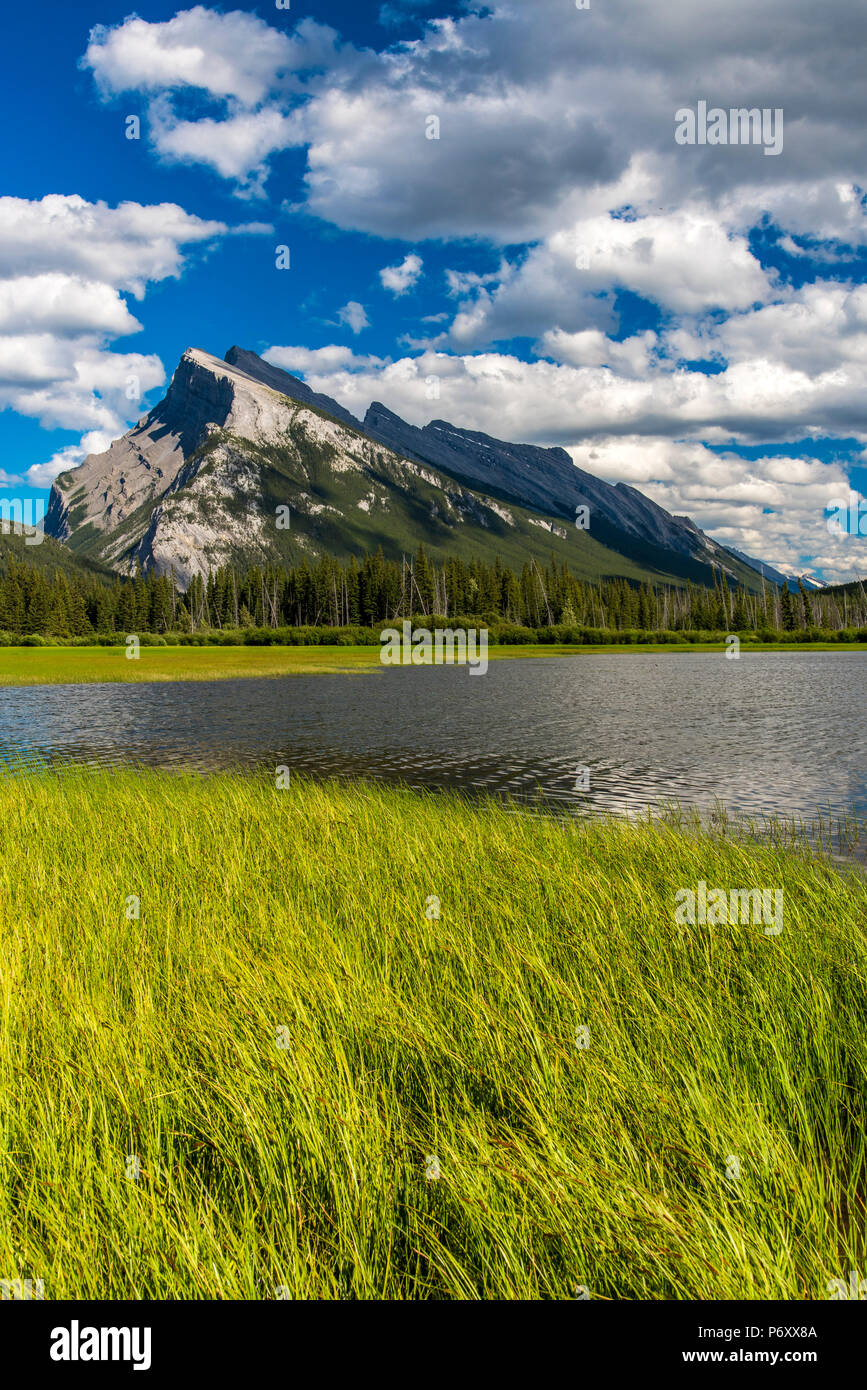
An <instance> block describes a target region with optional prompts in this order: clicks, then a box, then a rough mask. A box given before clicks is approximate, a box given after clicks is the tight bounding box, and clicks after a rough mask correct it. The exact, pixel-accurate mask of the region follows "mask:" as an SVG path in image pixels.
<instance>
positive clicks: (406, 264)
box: [379, 254, 424, 295]
mask: <svg viewBox="0 0 867 1390" xmlns="http://www.w3.org/2000/svg"><path fill="white" fill-rule="evenodd" d="M423 265H424V261H423V260H422V258H421V256H416V255H415V254H410V255H408V256H405V257H404V259H403V261H402V262H401V264H400V265H387V266H383V268H382V270H381V271H380V272H379V278H380V280H381V281H382V284H383V287H384V288H385V289H387V290H391V292H392V294H394V295H401V294H406V292H407V290H411V289H412V287H413V285H415V284H417V282H418V280H419V278H420V276H421V272H422V267H423Z"/></svg>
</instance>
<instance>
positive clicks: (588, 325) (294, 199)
mask: <svg viewBox="0 0 867 1390" xmlns="http://www.w3.org/2000/svg"><path fill="white" fill-rule="evenodd" d="M96 26H100V27H99V28H97V27H96ZM865 38H867V30H865V16H864V7H863V5H860V4H857V3H855V0H829V3H827V4H826V5H824V6H823V7H821V8H820V7H817V6H815V5H814V4H812V3H807V0H769V3H768V4H766V5H765V6H763V7H761V10H760V11H758V10H757V8H756V7H755V5H753V4H747V3H746V0H732V3H731V4H729V5H727V6H725V7H720V8H719V10H718V11H717V10H714V11H708V10H707V8H706V7H704V6H702V7H698V6H696V5H690V4H686V3H684V0H659V3H658V4H656V5H654V6H650V7H649V6H647V5H646V4H644V3H639V0H606V3H605V5H602V3H601V0H600V3H599V4H598V5H597V4H596V3H595V0H592V3H591V7H590V8H589V9H588V10H584V11H578V10H577V8H576V7H573V6H572V5H571V4H569V3H568V0H494V3H491V4H490V5H487V6H479V5H473V4H471V3H467V4H456V5H455V4H451V5H450V4H442V3H439V0H429V2H428V3H415V0H390V3H388V4H383V3H373V4H367V3H363V2H361V3H355V4H348V3H344V0H321V2H320V3H316V4H315V5H314V4H310V5H306V4H304V3H301V0H293V3H292V7H291V9H289V10H284V9H278V8H277V6H276V4H275V5H273V6H269V5H264V4H263V5H259V6H245V5H240V4H238V5H235V4H229V5H226V6H224V7H223V8H222V9H217V8H215V7H209V6H199V7H188V8H186V9H184V8H182V7H179V6H177V5H166V4H157V3H145V4H140V5H139V6H138V8H137V10H136V12H135V17H133V16H130V15H129V14H128V10H127V6H126V4H121V5H115V4H111V3H96V2H95V3H93V4H89V3H88V4H82V3H71V4H64V5H59V4H53V3H52V4H48V5H47V6H43V7H40V8H36V7H23V8H17V9H15V10H13V11H10V12H9V14H8V16H7V18H6V40H7V72H6V74H5V78H6V80H5V81H4V83H3V84H2V86H0V103H2V115H3V118H4V129H5V130H7V131H12V130H14V131H15V138H14V140H7V141H6V142H4V152H3V164H4V175H5V177H4V180H3V187H2V194H3V195H4V196H3V198H2V200H0V403H2V404H3V405H4V407H5V408H4V409H3V410H2V412H0V437H2V442H3V452H2V458H0V470H2V471H0V497H2V496H3V495H6V496H7V497H9V496H15V497H31V496H39V497H43V498H44V497H45V496H47V492H46V488H47V486H48V484H49V483H50V480H51V477H52V476H53V475H54V474H56V472H57V471H59V470H60V469H61V468H62V467H69V466H71V465H74V464H75V463H77V462H80V461H81V459H82V458H83V457H84V454H85V453H86V452H88V451H97V450H98V449H101V448H104V447H106V446H107V443H108V442H109V440H110V439H111V438H112V437H116V436H117V435H118V434H120V433H122V432H123V430H124V429H125V428H127V427H128V425H129V424H130V423H131V422H132V421H133V420H134V419H136V418H137V417H138V416H139V415H141V414H143V413H145V412H146V410H147V409H148V408H149V407H150V406H152V405H153V404H155V403H156V401H157V400H158V399H159V398H160V396H161V395H162V394H163V391H164V389H165V385H166V384H167V382H168V379H169V377H170V375H171V372H172V371H173V369H174V366H175V365H176V363H177V360H178V358H179V356H180V354H181V353H182V352H183V350H184V349H185V348H186V347H189V346H196V347H201V348H204V349H206V350H207V351H210V352H213V353H215V354H217V355H222V354H223V353H224V352H225V351H226V349H227V348H228V347H230V346H231V345H232V344H233V343H238V344H240V345H241V346H244V347H248V348H252V349H254V350H255V351H257V352H260V353H262V354H266V353H267V354H268V356H269V358H270V360H272V361H274V362H276V363H277V364H279V365H281V366H285V367H287V368H288V369H289V370H293V371H295V372H297V373H298V374H299V375H303V376H304V377H305V378H306V379H307V380H309V381H310V382H311V384H312V385H314V387H315V388H316V389H317V390H323V391H327V392H328V393H329V394H332V395H334V396H336V397H337V398H338V399H340V400H341V401H343V402H344V404H346V405H347V406H349V407H350V408H351V409H353V410H354V411H356V413H363V412H364V410H365V409H366V406H367V405H368V404H369V402H370V401H371V400H372V399H374V398H378V399H380V400H383V401H384V402H385V403H386V404H387V405H389V406H390V407H391V408H393V409H395V410H398V411H399V412H400V413H401V414H403V415H404V416H406V417H407V418H409V419H412V420H413V421H414V422H415V423H424V422H426V421H427V420H428V419H429V418H431V417H434V416H439V417H441V418H447V419H451V420H454V421H455V422H456V423H457V424H459V425H462V426H465V427H469V428H478V429H484V430H487V431H488V432H490V433H493V434H500V435H501V436H505V437H509V438H514V439H522V440H526V441H528V442H534V443H540V444H560V445H562V446H564V447H566V448H567V449H569V451H570V452H571V453H572V456H573V458H574V459H575V461H576V462H577V463H579V464H580V465H581V466H582V467H586V468H587V469H588V470H589V471H591V472H594V473H597V474H599V475H600V476H603V477H606V478H608V479H609V480H611V481H625V482H629V483H631V484H633V485H634V486H637V487H639V488H641V490H642V491H645V492H646V493H648V494H649V495H651V496H653V497H654V498H655V499H656V500H657V501H659V502H660V503H661V504H662V505H663V506H666V507H668V508H669V510H672V511H675V512H685V513H688V514H689V515H691V516H692V517H693V518H694V519H695V520H696V522H697V523H698V524H699V525H701V526H703V527H704V528H705V529H706V530H708V531H709V532H710V533H711V534H713V535H715V536H717V537H718V538H719V539H721V540H722V541H723V542H724V543H727V544H731V545H735V546H738V547H739V548H741V549H743V550H746V551H747V552H749V553H751V554H754V555H759V556H761V558H763V559H765V560H768V561H770V562H771V563H774V564H777V565H779V566H781V567H782V568H785V569H787V570H789V571H792V572H801V571H809V570H813V571H815V572H816V573H818V574H819V575H822V576H824V577H826V578H827V579H844V578H848V577H850V575H852V574H854V573H855V572H856V571H857V570H858V569H859V567H863V568H867V548H865V543H864V541H863V540H859V539H858V538H855V537H847V538H838V539H835V538H832V537H830V536H829V535H828V532H827V528H826V526H825V522H824V515H825V508H826V507H827V506H828V505H829V504H830V503H831V501H832V499H835V498H838V497H840V496H841V495H845V493H846V492H847V491H848V488H849V487H850V486H851V487H854V488H856V489H858V490H859V491H867V473H865V469H864V466H863V465H864V462H865V445H867V407H865V399H867V397H865V392H864V385H865V381H864V377H865V370H867V234H865V233H867V216H865V200H864V190H863V188H862V183H863V182H864V179H863V135H862V132H863V129H864V119H863V118H864V116H865V114H867V113H865V111H864V109H863V107H864V105H865V98H864V95H863V90H864V84H863V81H862V80H861V76H860V71H859V64H858V56H857V55H858V53H859V52H863V51H864V42H863V41H864V40H865ZM702 100H706V101H707V103H708V105H709V106H711V107H716V108H718V109H721V110H723V111H727V110H728V109H729V108H730V107H741V106H743V107H758V108H761V109H769V110H775V109H779V110H781V111H783V112H784V114H785V143H784V147H783V149H782V151H781V152H780V153H779V155H777V156H773V157H770V156H768V155H766V154H765V151H764V149H763V148H761V147H757V146H753V147H747V146H744V145H743V144H741V145H737V144H736V143H734V142H731V141H730V142H729V143H728V144H726V145H719V146H716V147H711V146H705V147H702V148H699V147H688V146H687V147H684V146H682V145H679V144H678V143H676V141H675V139H674V131H675V124H676V122H675V113H676V111H677V110H678V109H679V108H694V107H696V106H697V103H698V102H699V101H702ZM131 116H134V117H136V118H137V119H138V120H139V122H140V138H139V139H135V140H131V139H128V138H126V130H127V122H128V118H129V117H131ZM434 117H435V118H436V121H437V122H438V123H439V125H438V129H437V131H436V133H437V135H438V137H439V138H438V139H436V140H432V139H430V138H428V137H429V135H430V133H431V127H430V121H431V119H432V118H434ZM859 180H860V181H859ZM46 199H47V200H48V201H45V200H46ZM124 205H126V206H124ZM166 205H168V206H166ZM283 245H285V246H288V247H289V249H290V258H291V268H290V269H288V270H278V269H277V267H276V264H275V262H276V251H277V247H278V246H283ZM432 377H435V378H436V380H437V382H438V386H437V391H438V399H437V400H436V402H435V403H432V402H431V400H430V390H429V385H426V384H429V383H430V380H431V378H432ZM130 392H131V393H132V399H130V395H129V393H130ZM39 484H42V485H43V486H39Z"/></svg>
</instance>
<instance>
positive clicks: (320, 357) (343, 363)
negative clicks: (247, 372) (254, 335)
mask: <svg viewBox="0 0 867 1390" xmlns="http://www.w3.org/2000/svg"><path fill="white" fill-rule="evenodd" d="M264 360H265V361H266V362H270V363H271V365H272V366H274V367H282V368H283V369H284V371H287V372H302V373H303V374H304V375H305V376H306V375H308V374H309V375H311V376H316V375H319V374H322V373H326V374H328V373H332V372H337V371H345V372H357V371H363V370H365V369H375V368H377V367H382V366H385V365H386V364H387V359H385V358H382V357H359V356H356V354H355V353H354V352H353V351H352V348H348V347H342V346H340V347H339V346H336V345H333V346H329V347H321V348H306V347H272V348H269V349H268V351H267V352H266V353H265V354H264Z"/></svg>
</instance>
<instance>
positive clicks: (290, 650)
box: [0, 642, 867, 686]
mask: <svg viewBox="0 0 867 1390" xmlns="http://www.w3.org/2000/svg"><path fill="white" fill-rule="evenodd" d="M723 650H724V648H723V647H722V646H721V645H720V644H718V643H696V642H684V643H678V644H676V645H670V646H664V645H661V644H651V643H648V644H647V645H640V646H638V645H636V646H628V645H624V644H618V645H612V646H558V645H554V644H551V645H550V646H549V645H547V644H545V645H535V644H534V645H527V646H491V647H490V649H489V652H488V655H489V658H490V659H491V660H492V661H520V660H527V659H531V658H540V657H555V656H560V657H562V656H610V655H612V654H616V655H619V656H642V655H647V656H653V655H659V654H660V653H663V652H670V653H680V652H705V653H712V654H715V655H717V656H719V655H721V654H722V652H723ZM744 650H745V651H749V652H753V651H771V652H774V651H777V652H778V651H811V652H815V651H835V652H841V651H842V652H853V651H856V652H863V651H867V644H863V643H856V642H852V643H847V644H846V645H845V646H844V645H843V644H841V643H828V644H825V643H819V642H811V643H803V644H800V645H799V644H797V643H786V644H785V645H783V644H781V643H771V644H766V645H762V644H761V643H750V644H749V645H748V646H746V645H745V647H744ZM379 654H380V649H379V647H370V646H365V647H348V646H347V647H344V646H334V647H324V646H310V647H252V646H251V647H192V646H190V647H142V648H141V653H140V656H139V658H138V660H130V659H128V658H127V655H126V648H125V647H121V646H118V647H0V686H15V685H90V684H102V683H106V682H109V683H115V682H117V683H128V684H138V683H140V682H156V681H210V680H222V679H226V678H229V677H233V676H234V677H240V676H247V677H251V676H294V675H325V674H335V673H338V672H347V671H356V672H362V671H372V670H378V669H379V668H380V660H379Z"/></svg>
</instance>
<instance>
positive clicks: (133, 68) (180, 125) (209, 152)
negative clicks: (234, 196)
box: [81, 5, 337, 197]
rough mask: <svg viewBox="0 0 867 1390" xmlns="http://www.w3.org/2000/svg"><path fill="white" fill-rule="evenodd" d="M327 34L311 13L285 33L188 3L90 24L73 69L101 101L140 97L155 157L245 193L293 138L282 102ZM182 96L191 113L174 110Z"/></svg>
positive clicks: (313, 62)
mask: <svg viewBox="0 0 867 1390" xmlns="http://www.w3.org/2000/svg"><path fill="white" fill-rule="evenodd" d="M336 37H337V36H336V34H335V32H334V30H332V29H329V28H328V27H327V26H325V25H321V24H317V23H316V21H315V20H312V19H304V20H302V21H301V23H300V24H299V25H298V26H297V28H296V30H295V33H294V34H292V35H288V34H285V33H283V32H282V31H280V30H278V29H275V28H274V27H272V26H271V25H268V24H266V23H265V21H264V20H261V19H259V18H257V17H256V16H255V15H250V14H245V13H242V12H240V11H237V10H235V11H232V12H231V13H229V14H218V13H217V12H216V11H215V10H209V9H206V8H205V7H204V6H201V5H197V6H196V7H195V8H194V9H192V10H186V11H183V12H181V13H179V14H176V15H175V16H174V18H172V19H170V20H165V21H159V22H156V23H151V22H149V21H147V20H143V19H139V18H138V17H137V16H135V15H132V16H129V17H128V18H127V19H125V20H124V21H123V22H122V23H121V24H120V25H118V26H116V27H114V28H110V27H107V26H105V25H97V26H96V28H94V29H93V30H92V31H91V34H90V41H89V43H88V46H87V51H86V52H85V54H84V56H83V58H82V59H81V66H82V67H83V68H86V69H89V70H90V71H91V72H92V73H93V76H94V79H95V81H96V84H97V88H98V90H99V93H100V95H101V97H102V98H103V100H110V99H111V98H113V97H116V96H118V95H120V94H121V93H126V92H136V93H139V94H141V95H142V96H143V97H144V98H145V101H146V109H147V116H148V119H149V138H150V141H151V144H152V145H153V147H154V149H155V150H156V151H157V153H158V154H159V155H160V157H161V158H162V159H163V160H164V161H166V162H168V163H186V164H192V163H197V164H203V165H206V166H207V167H208V168H210V169H212V170H213V171H214V172H215V173H216V174H218V175H220V177H222V178H224V179H229V180H233V181H235V182H236V184H237V191H238V192H240V193H241V194H243V195H244V196H248V197H249V196H260V195H261V194H262V192H263V190H264V185H265V181H266V179H267V175H268V160H269V158H270V156H271V155H273V154H275V153H276V152H277V151H278V150H283V149H287V148H289V147H290V146H292V145H296V144H299V143H301V142H302V139H303V136H302V133H301V130H300V127H299V125H298V122H297V119H296V117H295V115H294V114H293V113H292V111H291V109H290V108H291V105H292V103H293V102H294V101H295V100H297V98H298V95H299V93H300V92H301V90H302V82H301V74H302V73H303V72H304V71H305V70H318V69H319V68H321V67H322V66H324V65H327V64H328V63H329V62H331V61H332V60H333V59H334V57H335V48H334V45H335V40H336ZM191 95H192V96H193V97H194V98H198V105H199V109H198V110H197V111H196V114H195V116H194V117H193V118H189V117H186V116H183V115H181V114H179V101H178V98H179V97H181V96H186V97H190V96H191ZM187 104H189V103H187Z"/></svg>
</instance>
